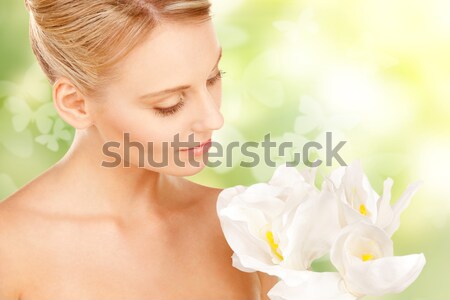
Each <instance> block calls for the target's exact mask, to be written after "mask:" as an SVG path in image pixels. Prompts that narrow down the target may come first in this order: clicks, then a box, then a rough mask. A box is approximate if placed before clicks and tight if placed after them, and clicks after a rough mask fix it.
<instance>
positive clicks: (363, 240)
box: [330, 221, 425, 297]
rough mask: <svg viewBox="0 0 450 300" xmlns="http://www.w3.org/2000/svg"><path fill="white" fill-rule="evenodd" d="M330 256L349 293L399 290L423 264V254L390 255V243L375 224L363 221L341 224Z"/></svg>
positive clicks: (404, 287) (413, 278)
mask: <svg viewBox="0 0 450 300" xmlns="http://www.w3.org/2000/svg"><path fill="white" fill-rule="evenodd" d="M330 259H331V262H332V263H333V265H334V266H335V267H336V269H337V270H338V271H339V273H340V274H341V276H342V278H343V280H344V282H345V286H346V288H347V290H348V291H349V292H350V293H352V294H353V295H355V296H357V297H360V296H364V295H369V296H381V295H384V294H388V293H399V292H401V291H403V290H404V289H406V288H407V287H408V286H409V285H410V284H411V283H413V282H414V281H415V280H416V279H417V277H418V276H419V274H420V272H421V271H422V269H423V267H424V265H425V257H424V255H423V254H412V255H406V256H393V243H392V240H391V239H390V238H389V237H388V235H387V234H386V233H385V232H384V231H383V230H382V229H380V228H378V227H377V226H375V225H372V224H369V223H366V222H364V221H360V222H356V223H354V224H352V225H349V226H347V227H346V228H344V229H343V230H342V231H341V233H340V234H339V236H338V237H337V238H336V241H335V243H334V244H333V247H332V249H331V253H330Z"/></svg>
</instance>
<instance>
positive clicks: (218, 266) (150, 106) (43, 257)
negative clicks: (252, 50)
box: [0, 0, 276, 300]
mask: <svg viewBox="0 0 450 300" xmlns="http://www.w3.org/2000/svg"><path fill="white" fill-rule="evenodd" d="M26 7H27V9H28V11H29V13H30V38H31V43H32V49H33V52H34V54H35V55H36V58H37V59H38V61H39V63H40V65H41V67H42V69H43V71H44V72H45V74H46V75H47V76H48V78H49V80H50V82H51V84H52V86H53V100H54V105H55V108H56V110H57V112H58V113H59V115H60V117H61V118H62V119H64V120H65V121H66V122H67V123H68V124H70V125H71V126H73V127H74V128H75V129H76V134H75V138H74V141H73V144H72V145H71V148H70V149H69V151H68V153H67V154H66V155H65V156H64V157H63V158H62V159H61V160H60V161H58V162H57V163H56V164H55V165H54V166H53V167H52V168H50V169H48V170H47V171H46V172H44V173H43V174H41V175H40V176H38V177H37V178H35V179H34V180H33V181H31V182H30V183H28V184H27V185H26V186H24V187H23V188H22V189H20V190H19V191H17V192H16V193H14V194H13V195H12V196H10V197H9V198H7V199H6V200H5V201H3V202H2V203H1V205H0V223H1V224H0V299H22V300H23V299H25V300H27V299H40V300H45V299H60V300H68V299H77V300H78V299H86V300H87V299H93V300H94V299H95V300H101V299H161V300H163V299H218V300H219V299H267V296H266V293H267V291H268V290H269V289H270V288H271V287H272V286H273V285H274V284H275V283H276V278H274V277H270V276H267V275H263V274H261V273H245V272H241V271H239V270H237V269H235V268H234V267H232V265H231V255H232V250H231V249H230V248H229V246H228V244H227V243H226V240H225V239H224V236H223V234H222V231H221V227H220V224H219V221H218V218H217V215H216V208H215V207H216V199H217V196H218V194H219V192H220V191H221V190H220V189H214V188H209V187H206V186H202V185H198V184H195V183H192V182H190V181H188V180H186V179H184V178H183V176H189V175H193V174H196V173H198V172H199V171H201V170H202V168H203V167H204V165H205V162H204V161H205V158H206V155H207V150H208V146H209V145H210V142H209V141H210V138H211V135H212V133H213V131H214V130H217V129H219V128H220V127H221V126H222V124H223V118H222V115H221V113H220V103H221V83H220V78H221V71H220V70H219V68H218V63H219V60H220V56H221V48H220V45H219V43H218V41H217V39H216V35H215V33H214V29H213V25H212V22H211V20H210V16H209V8H210V3H209V2H208V1H206V0H190V1H188V0H166V1H163V0H161V1H151V0H126V1H125V0H89V1H87V0H77V1H73V0H27V1H26ZM176 137H178V139H179V141H180V142H188V141H191V139H190V138H192V140H193V141H194V142H196V143H199V144H201V145H202V146H197V147H194V148H193V146H192V145H190V144H189V145H190V146H181V145H183V144H169V145H171V146H172V147H169V148H165V147H164V144H166V145H167V143H170V142H172V141H174V139H175V138H176ZM127 141H128V142H130V143H133V145H134V147H129V148H127V147H126V143H125V142H127ZM117 145H119V146H117ZM112 146H114V147H112ZM116 146H117V147H116ZM178 146H179V148H178ZM142 150H144V151H142ZM113 152H114V155H110V154H112V153H113ZM113 157H114V158H117V157H118V158H119V160H120V162H121V164H120V165H117V164H116V165H113V164H112V163H111V158H113ZM152 162H160V163H161V162H165V163H163V164H162V165H159V166H156V164H155V163H152Z"/></svg>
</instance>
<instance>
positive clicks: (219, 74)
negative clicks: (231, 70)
mask: <svg viewBox="0 0 450 300" xmlns="http://www.w3.org/2000/svg"><path fill="white" fill-rule="evenodd" d="M225 74H226V72H225V71H222V70H219V72H217V74H216V75H215V76H214V77H213V78H210V79H208V81H207V85H209V86H210V85H214V84H216V83H217V81H219V80H220V79H222V78H223V75H225Z"/></svg>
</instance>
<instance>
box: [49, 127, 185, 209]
mask: <svg viewBox="0 0 450 300" xmlns="http://www.w3.org/2000/svg"><path fill="white" fill-rule="evenodd" d="M105 158H106V157H105V156H104V155H103V153H102V139H101V138H100V136H99V134H98V131H97V130H96V129H95V127H93V126H92V127H90V128H88V129H85V130H82V131H80V130H77V132H76V134H75V138H74V141H73V143H72V145H71V148H70V149H69V151H68V152H67V153H66V155H65V156H64V157H63V158H62V159H61V160H60V161H59V162H58V163H57V164H56V165H55V166H54V169H55V170H56V174H57V175H56V176H55V177H56V178H55V180H56V181H57V183H56V182H55V185H56V186H64V187H67V186H68V187H69V188H68V190H67V193H66V194H67V195H70V196H72V195H74V196H75V197H74V198H75V199H72V200H73V201H74V202H75V203H74V205H75V206H76V207H77V208H78V209H83V210H84V209H87V210H88V211H89V212H91V213H95V212H98V213H100V214H112V215H123V214H127V213H131V212H133V214H134V213H135V212H137V211H141V212H142V211H147V212H149V211H154V212H156V211H159V210H161V209H164V208H170V207H174V206H175V205H176V203H175V201H174V200H171V199H173V197H170V195H169V193H168V192H167V191H172V193H170V194H172V195H173V194H176V193H173V191H175V189H176V188H179V186H180V184H181V183H182V182H183V180H182V178H178V177H174V176H170V175H165V174H161V173H158V172H154V171H151V170H148V169H144V168H138V167H137V166H133V165H131V166H130V167H129V168H124V167H123V166H122V165H119V166H118V167H114V168H108V167H104V166H102V165H101V163H102V161H104V160H105ZM65 192H66V191H65ZM70 196H69V198H71V197H70Z"/></svg>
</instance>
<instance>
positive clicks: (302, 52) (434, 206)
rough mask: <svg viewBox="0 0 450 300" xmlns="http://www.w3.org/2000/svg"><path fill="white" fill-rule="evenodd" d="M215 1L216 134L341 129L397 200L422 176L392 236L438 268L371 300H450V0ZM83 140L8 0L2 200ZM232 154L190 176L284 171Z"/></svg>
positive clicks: (2, 40)
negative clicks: (220, 87)
mask: <svg viewBox="0 0 450 300" xmlns="http://www.w3.org/2000/svg"><path fill="white" fill-rule="evenodd" d="M213 8H214V9H213V10H214V22H215V24H216V29H217V32H218V35H219V39H220V42H221V44H222V46H223V50H224V56H223V60H222V64H221V68H222V69H223V70H224V71H225V72H226V75H225V76H224V80H223V84H224V96H223V97H224V99H223V113H224V116H225V126H224V128H223V129H222V130H220V131H219V132H217V134H216V135H215V138H214V139H215V140H216V141H220V142H222V143H225V144H226V143H228V142H231V141H261V140H262V139H263V137H264V135H266V134H267V133H270V134H271V136H272V139H273V140H277V141H291V142H293V143H294V145H297V147H301V146H302V145H303V144H304V143H305V142H306V141H309V140H316V141H323V139H324V135H325V132H327V131H331V132H333V140H334V141H335V143H337V142H338V141H341V140H343V141H347V144H346V145H345V146H344V148H343V151H342V152H340V153H341V154H342V156H343V158H344V160H345V161H346V162H347V163H350V162H351V161H353V160H355V159H359V160H360V161H361V162H362V164H363V166H364V169H365V171H366V173H367V174H368V176H369V179H370V181H371V183H372V185H373V186H374V187H375V189H376V190H377V191H378V192H379V193H381V192H382V190H381V188H382V182H383V180H384V179H385V178H386V177H391V178H393V179H394V182H395V185H394V190H393V199H397V198H398V197H399V196H400V194H401V193H402V192H403V190H404V189H405V188H406V186H407V185H408V184H409V183H410V182H412V181H415V180H418V179H422V180H424V185H423V186H422V188H421V189H420V191H419V192H418V193H417V194H416V196H415V197H414V198H413V202H412V204H411V206H410V207H409V209H407V210H406V212H405V213H404V214H403V216H402V226H401V227H400V229H399V231H397V233H396V234H395V235H394V242H395V253H396V254H397V255H403V254H410V253H418V252H424V253H425V256H426V258H427V265H426V266H425V269H424V271H423V272H422V274H421V276H420V277H419V279H418V280H417V281H416V282H415V283H414V284H413V285H412V286H411V287H410V288H408V289H407V290H406V291H405V292H403V293H402V294H399V295H389V296H384V297H378V298H375V297H373V298H367V299H385V300H388V299H408V300H423V299H433V300H439V299H443V300H444V299H450V285H449V284H448V283H449V278H450V259H449V258H448V257H449V254H450V222H449V221H448V219H449V215H450V188H449V187H448V185H449V183H450V182H449V179H448V178H449V175H448V172H449V171H450V158H449V154H450V55H449V53H450V1H448V0H427V1H424V0H415V1H411V0H409V1H407V0H397V1H387V0H327V1H321V0H316V1H298V0H297V1H286V0H283V1H280V0H277V1H275V0H246V1H243V0H227V1H213ZM72 138H73V129H72V128H70V126H68V125H67V124H65V123H64V122H62V121H61V120H60V119H58V117H57V115H56V113H55V111H54V109H53V106H52V104H51V89H50V86H49V84H48V82H47V81H46V79H45V77H44V76H43V74H42V72H41V71H40V69H39V67H38V65H37V63H36V60H35V58H34V56H33V55H32V52H31V48H30V44H29V40H28V16H27V13H26V10H25V8H24V5H23V1H18V0H2V1H1V2H0V199H4V198H5V197H6V196H8V195H9V194H11V193H12V192H14V191H15V190H17V189H18V188H20V187H21V186H23V185H24V184H25V183H27V182H28V181H30V180H31V179H33V178H34V177H36V176H37V175H38V174H40V173H41V172H43V171H45V169H47V168H48V167H49V166H51V165H52V164H53V163H55V162H56V161H57V160H59V158H61V157H62V156H63V154H64V153H65V152H66V151H67V149H68V147H69V145H70V142H71V140H72ZM292 151H294V152H295V151H297V152H298V151H299V148H294V149H292ZM233 154H234V155H233V161H232V165H231V166H230V167H225V166H221V167H218V168H207V169H205V170H204V171H203V172H201V173H200V174H198V175H196V176H194V177H192V178H191V179H192V180H193V181H196V182H199V183H202V184H205V185H211V186H217V187H223V188H224V187H229V186H232V185H237V184H244V185H249V184H253V183H256V182H258V181H264V180H267V179H269V178H270V176H271V174H272V172H273V168H269V167H267V166H265V165H264V164H261V165H259V166H257V167H255V168H251V169H249V168H243V167H240V166H239V163H240V161H241V160H242V159H243V157H242V155H241V154H239V153H237V151H236V152H235V153H233ZM315 155H316V156H317V157H323V153H321V152H320V151H319V152H317V153H316V154H315ZM271 157H272V158H273V159H274V160H275V161H276V162H277V163H278V164H280V163H282V162H283V161H284V160H286V159H287V160H289V157H284V158H283V157H278V156H277V155H276V154H275V153H272V155H271ZM336 166H337V165H335V166H334V167H336ZM330 169H332V168H326V167H322V168H321V172H322V173H323V174H326V173H328V172H329V171H330Z"/></svg>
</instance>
